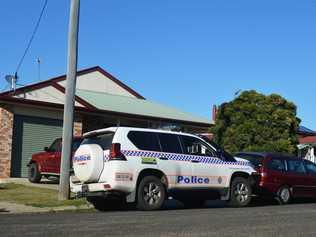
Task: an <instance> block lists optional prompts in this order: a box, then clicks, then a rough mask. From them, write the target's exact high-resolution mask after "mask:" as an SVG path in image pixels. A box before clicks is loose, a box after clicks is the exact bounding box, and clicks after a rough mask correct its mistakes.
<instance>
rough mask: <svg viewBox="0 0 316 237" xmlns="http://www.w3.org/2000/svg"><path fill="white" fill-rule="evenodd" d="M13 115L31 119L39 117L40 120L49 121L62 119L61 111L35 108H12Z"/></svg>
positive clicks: (17, 106) (16, 106)
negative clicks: (47, 119)
mask: <svg viewBox="0 0 316 237" xmlns="http://www.w3.org/2000/svg"><path fill="white" fill-rule="evenodd" d="M12 109H13V112H14V114H18V115H24V116H32V117H41V118H49V119H59V120H62V119H63V112H62V110H57V109H56V110H53V109H44V108H37V107H34V106H19V105H14V106H13V108H12Z"/></svg>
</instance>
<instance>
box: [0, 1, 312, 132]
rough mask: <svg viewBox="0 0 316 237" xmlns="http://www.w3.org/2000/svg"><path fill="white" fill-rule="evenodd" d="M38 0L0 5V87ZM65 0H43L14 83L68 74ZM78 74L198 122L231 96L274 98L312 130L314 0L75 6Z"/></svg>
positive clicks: (14, 62)
mask: <svg viewBox="0 0 316 237" xmlns="http://www.w3.org/2000/svg"><path fill="white" fill-rule="evenodd" d="M43 2H44V1H40V0H28V1H19V0H11V1H4V2H2V4H1V8H0V35H1V41H0V42H1V44H0V89H1V88H3V87H4V86H5V82H4V79H3V78H4V76H5V75H6V74H10V73H14V71H15V69H16V66H17V64H18V61H19V58H20V57H21V55H22V53H23V50H24V49H25V47H26V44H27V41H28V39H29V37H30V34H31V32H32V30H33V27H34V24H35V22H36V20H37V18H38V15H39V12H40V10H41V7H42V4H43ZM68 14H69V1H65V0H49V2H48V5H47V9H46V12H45V15H44V17H43V19H42V22H41V25H40V28H39V31H38V34H37V35H36V37H35V39H34V41H33V44H32V47H31V49H30V51H29V53H28V55H27V56H26V58H25V61H24V64H23V65H22V67H21V69H20V71H19V76H20V83H21V84H28V83H31V82H35V81H37V80H38V77H37V64H36V58H37V57H40V58H41V60H42V70H41V78H42V79H46V78H50V77H53V76H57V75H60V74H64V73H65V71H66V52H67V51H66V50H67V29H68ZM79 37H80V39H79V62H78V68H79V69H82V68H86V67H91V66H95V65H100V66H102V67H103V68H104V69H105V70H107V71H108V72H110V73H112V74H113V75H114V76H116V77H118V78H119V79H120V80H121V81H123V82H124V83H126V84H128V85H129V86H131V87H132V88H134V89H135V90H136V91H138V92H139V93H140V94H142V95H143V96H144V97H146V98H148V99H150V100H154V101H157V102H160V103H163V104H167V105H171V106H174V107H177V108H180V109H182V110H185V111H188V112H192V113H195V114H198V115H201V116H204V117H210V116H211V112H210V111H211V106H212V105H213V104H221V103H223V102H224V101H229V100H231V99H233V98H234V93H235V92H236V91H237V90H248V89H255V90H258V91H259V92H263V93H265V94H269V93H279V94H281V95H282V96H284V97H285V98H287V99H289V100H291V101H293V102H294V103H295V104H296V105H297V106H298V116H299V117H300V118H301V119H302V121H303V122H302V125H305V126H308V127H310V128H312V129H315V130H316V111H315V101H316V100H315V91H316V80H315V78H316V1H312V0H304V1H302V0H265V1H253V0H247V1H246V0H227V1H224V0H212V1H210V0H199V1H192V0H190V1H189V0H172V1H171V0H160V1H148V0H138V1H126V0H125V1H123V0H107V1H104V0H95V1H88V0H81V18H80V34H79Z"/></svg>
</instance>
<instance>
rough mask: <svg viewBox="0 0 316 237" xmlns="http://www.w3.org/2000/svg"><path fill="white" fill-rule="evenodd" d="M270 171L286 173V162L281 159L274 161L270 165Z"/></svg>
mask: <svg viewBox="0 0 316 237" xmlns="http://www.w3.org/2000/svg"><path fill="white" fill-rule="evenodd" d="M268 169H270V170H275V171H285V170H286V168H285V162H284V160H281V159H272V160H270V161H269V163H268Z"/></svg>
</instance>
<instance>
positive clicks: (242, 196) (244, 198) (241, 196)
mask: <svg viewBox="0 0 316 237" xmlns="http://www.w3.org/2000/svg"><path fill="white" fill-rule="evenodd" d="M251 194H252V190H251V186H250V184H249V182H248V180H247V179H245V178H243V177H236V178H234V179H233V181H232V182H231V187H230V200H229V205H230V206H232V207H245V206H247V205H248V204H249V203H250V201H251Z"/></svg>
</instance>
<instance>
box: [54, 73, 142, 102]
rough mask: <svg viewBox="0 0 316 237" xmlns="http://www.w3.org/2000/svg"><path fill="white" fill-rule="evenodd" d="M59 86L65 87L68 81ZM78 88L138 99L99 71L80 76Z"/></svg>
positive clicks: (61, 82)
mask: <svg viewBox="0 0 316 237" xmlns="http://www.w3.org/2000/svg"><path fill="white" fill-rule="evenodd" d="M59 84H60V85H61V86H63V87H65V85H66V81H65V80H63V81H60V82H59ZM76 88H77V89H81V90H89V91H96V92H102V93H109V94H114V95H121V96H128V97H133V98H136V96H134V95H133V94H131V93H130V92H129V91H127V90H126V89H124V88H123V87H121V86H120V85H118V84H117V83H115V82H114V81H112V80H111V79H109V78H108V77H106V76H105V75H104V74H102V73H100V72H99V71H94V72H90V73H87V74H84V75H81V76H78V77H77V84H76Z"/></svg>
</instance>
